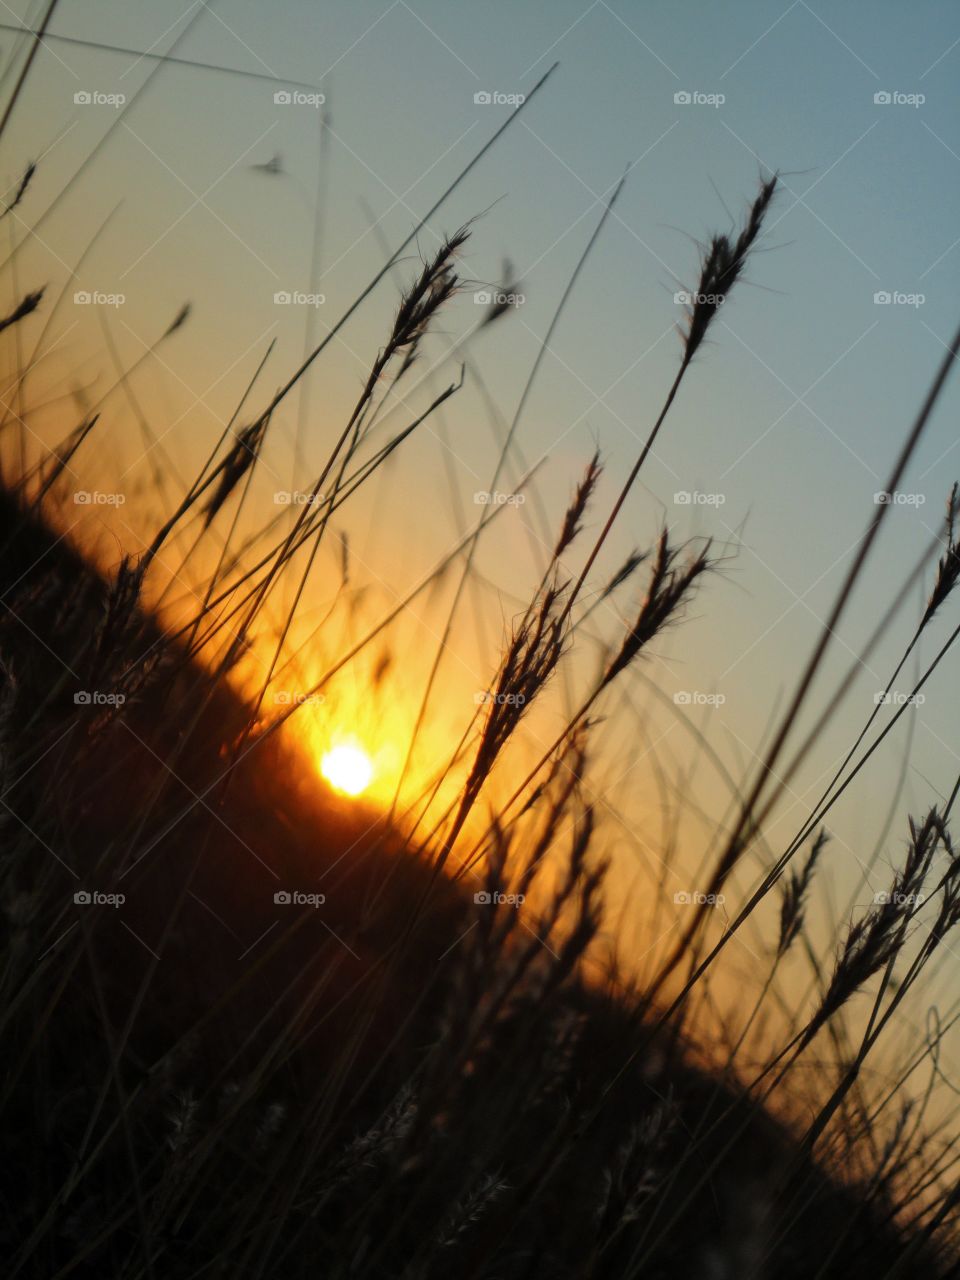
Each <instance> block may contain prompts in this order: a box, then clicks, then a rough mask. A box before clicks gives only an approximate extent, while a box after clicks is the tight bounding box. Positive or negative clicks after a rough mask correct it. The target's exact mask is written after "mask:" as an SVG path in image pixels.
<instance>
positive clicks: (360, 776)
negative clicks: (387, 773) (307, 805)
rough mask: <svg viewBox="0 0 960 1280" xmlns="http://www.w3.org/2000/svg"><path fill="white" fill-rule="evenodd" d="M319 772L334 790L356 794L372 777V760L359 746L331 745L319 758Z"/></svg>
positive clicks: (366, 785)
mask: <svg viewBox="0 0 960 1280" xmlns="http://www.w3.org/2000/svg"><path fill="white" fill-rule="evenodd" d="M320 772H321V773H322V774H323V776H324V777H325V778H326V780H327V781H328V782H329V783H330V785H331V787H333V788H334V790H335V791H342V792H343V794H344V795H348V796H358V795H360V793H361V792H362V791H366V789H367V787H369V785H370V782H371V780H372V778H373V762H372V761H371V759H370V757H369V756H368V755H367V753H366V752H365V751H364V750H363V749H362V748H361V747H352V746H347V745H346V744H343V745H341V746H339V747H333V748H332V749H331V750H330V751H328V752H327V753H326V755H324V756H323V757H322V758H321V760H320Z"/></svg>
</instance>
